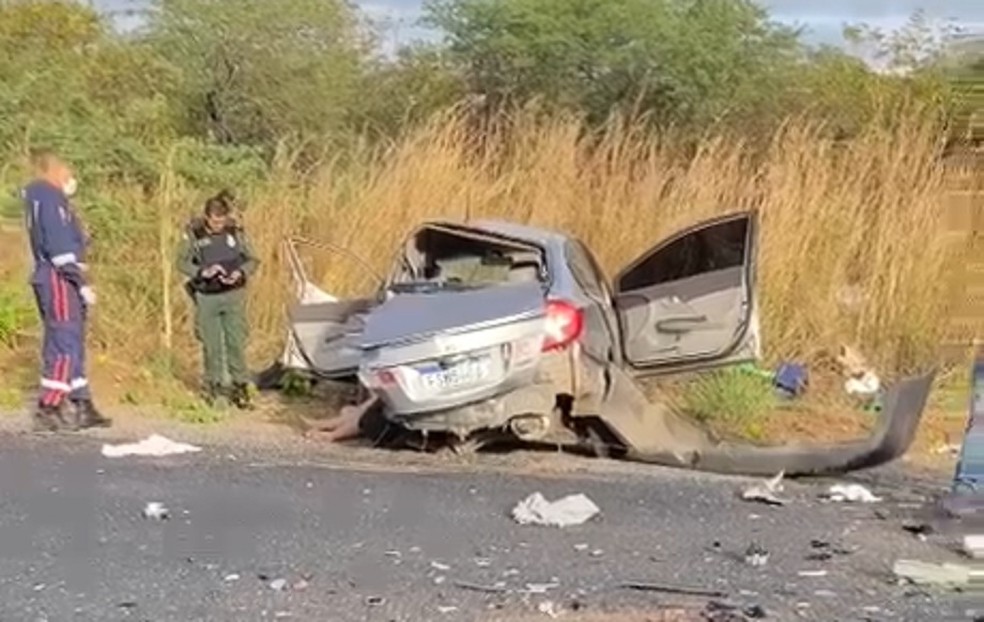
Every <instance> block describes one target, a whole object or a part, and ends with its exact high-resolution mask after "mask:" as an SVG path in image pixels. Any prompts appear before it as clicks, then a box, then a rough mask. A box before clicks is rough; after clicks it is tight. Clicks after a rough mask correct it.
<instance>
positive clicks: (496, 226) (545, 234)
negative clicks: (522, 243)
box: [465, 220, 570, 246]
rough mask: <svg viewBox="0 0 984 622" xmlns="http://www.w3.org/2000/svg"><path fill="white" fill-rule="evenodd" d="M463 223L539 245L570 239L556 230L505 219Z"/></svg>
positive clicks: (560, 242) (559, 242)
mask: <svg viewBox="0 0 984 622" xmlns="http://www.w3.org/2000/svg"><path fill="white" fill-rule="evenodd" d="M465 225H466V226H468V227H474V228H476V229H483V230H485V231H489V232H491V233H498V234H500V235H505V236H508V237H511V238H518V239H521V240H529V241H530V242H534V243H536V244H538V245H540V246H551V245H554V244H563V243H564V242H565V241H567V240H569V239H570V236H567V235H564V234H563V233H560V232H558V231H553V230H551V229H543V228H540V227H533V226H530V225H521V224H519V223H515V222H509V221H505V220H471V221H468V222H467V223H465Z"/></svg>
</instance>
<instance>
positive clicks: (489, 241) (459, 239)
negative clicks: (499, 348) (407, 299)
mask: <svg viewBox="0 0 984 622" xmlns="http://www.w3.org/2000/svg"><path fill="white" fill-rule="evenodd" d="M542 281H543V260H542V255H541V252H540V251H539V249H537V248H535V247H532V246H525V245H521V244H510V243H507V242H504V241H500V240H497V239H493V238H483V237H480V236H477V235H476V236H472V235H467V234H464V233H460V232H457V231H451V230H448V229H442V228H437V227H433V228H432V227H426V228H423V229H421V230H420V231H418V232H417V233H416V234H415V235H413V236H412V237H411V239H410V240H409V241H408V247H407V249H406V255H405V256H404V258H403V262H402V263H401V265H400V268H399V270H398V271H397V273H396V275H395V276H394V278H393V280H392V282H391V283H390V286H389V288H388V289H389V291H390V292H391V293H393V294H406V293H418V294H427V293H438V292H461V291H470V290H475V289H480V288H484V287H490V286H497V285H505V284H511V283H536V282H542Z"/></svg>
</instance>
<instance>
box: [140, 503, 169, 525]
mask: <svg viewBox="0 0 984 622" xmlns="http://www.w3.org/2000/svg"><path fill="white" fill-rule="evenodd" d="M143 515H144V518H149V519H152V520H167V519H168V518H170V516H171V512H170V511H169V510H168V509H167V508H166V507H164V504H163V503H161V502H160V501H151V502H150V503H148V504H147V505H146V506H145V507H144V510H143Z"/></svg>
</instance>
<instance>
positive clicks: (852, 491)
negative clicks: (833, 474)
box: [827, 484, 882, 503]
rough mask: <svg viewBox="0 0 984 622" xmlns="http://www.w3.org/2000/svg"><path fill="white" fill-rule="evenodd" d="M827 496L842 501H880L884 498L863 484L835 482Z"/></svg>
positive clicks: (832, 499)
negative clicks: (877, 495)
mask: <svg viewBox="0 0 984 622" xmlns="http://www.w3.org/2000/svg"><path fill="white" fill-rule="evenodd" d="M827 497H828V498H829V499H830V500H831V501H837V502H840V503H843V502H847V503H878V502H879V501H881V500H882V499H881V497H876V496H875V495H874V494H872V492H871V491H870V490H868V489H867V488H865V487H864V486H862V485H861V484H834V485H833V486H831V487H830V490H829V491H827Z"/></svg>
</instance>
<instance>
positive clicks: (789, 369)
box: [772, 363, 810, 399]
mask: <svg viewBox="0 0 984 622" xmlns="http://www.w3.org/2000/svg"><path fill="white" fill-rule="evenodd" d="M772 383H773V385H775V387H776V389H777V390H778V393H779V395H780V397H783V398H786V399H794V398H796V397H799V396H801V395H803V393H805V392H806V389H807V387H809V385H810V374H809V372H808V371H807V369H806V366H805V365H801V364H799V363H782V364H780V365H779V367H778V368H777V369H776V373H775V375H774V376H773V379H772Z"/></svg>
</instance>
